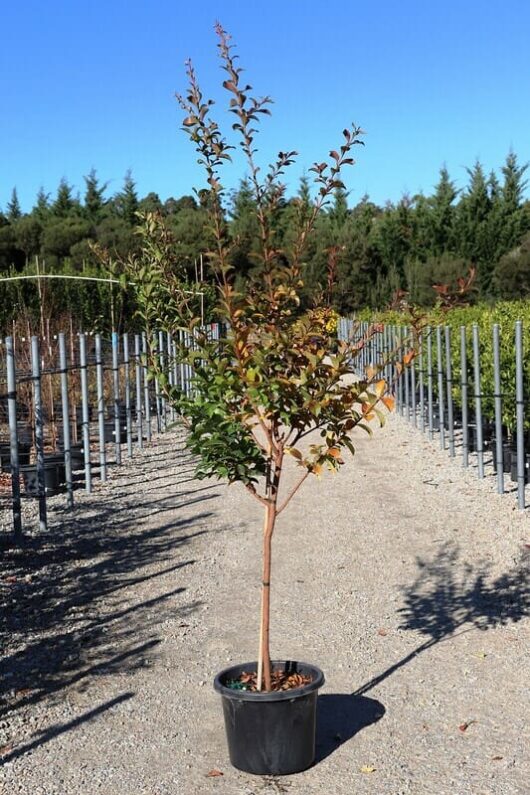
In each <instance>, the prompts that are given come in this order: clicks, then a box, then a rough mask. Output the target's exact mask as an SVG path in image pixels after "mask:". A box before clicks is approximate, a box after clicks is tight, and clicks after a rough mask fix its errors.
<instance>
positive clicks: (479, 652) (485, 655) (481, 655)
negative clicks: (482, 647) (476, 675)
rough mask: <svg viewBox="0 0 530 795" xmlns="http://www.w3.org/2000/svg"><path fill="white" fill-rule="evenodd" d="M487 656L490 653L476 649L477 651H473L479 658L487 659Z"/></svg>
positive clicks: (474, 655)
mask: <svg viewBox="0 0 530 795" xmlns="http://www.w3.org/2000/svg"><path fill="white" fill-rule="evenodd" d="M487 656H488V655H487V654H486V652H485V651H475V652H473V657H478V658H479V660H484V659H486V657H487Z"/></svg>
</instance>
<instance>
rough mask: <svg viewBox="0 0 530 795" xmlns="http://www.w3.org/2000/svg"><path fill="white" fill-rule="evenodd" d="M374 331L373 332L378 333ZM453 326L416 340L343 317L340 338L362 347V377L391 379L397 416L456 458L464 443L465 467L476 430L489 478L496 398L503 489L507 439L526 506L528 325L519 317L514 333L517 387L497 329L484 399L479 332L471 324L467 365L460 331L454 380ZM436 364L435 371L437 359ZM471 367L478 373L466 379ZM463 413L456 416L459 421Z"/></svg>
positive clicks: (495, 457) (398, 329) (402, 330)
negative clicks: (509, 405) (509, 422)
mask: <svg viewBox="0 0 530 795" xmlns="http://www.w3.org/2000/svg"><path fill="white" fill-rule="evenodd" d="M374 329H375V330H374ZM452 333H453V331H452V329H451V327H450V326H447V325H445V326H436V327H426V328H424V329H423V330H422V331H421V333H420V334H419V335H418V336H417V338H415V339H413V335H412V333H411V329H410V328H408V327H407V326H396V325H391V324H380V323H377V324H375V325H374V324H373V323H368V322H365V321H354V320H352V319H350V318H341V321H340V324H339V338H340V339H342V340H349V341H351V342H353V343H354V344H355V345H356V346H357V347H358V359H357V362H358V367H359V371H360V372H361V373H364V372H366V368H368V367H370V366H372V367H374V366H376V367H378V368H379V372H380V373H381V377H382V378H385V379H386V381H387V383H388V384H389V387H390V389H391V390H392V391H393V393H394V395H395V398H396V409H397V411H398V412H399V413H400V414H401V415H402V416H404V417H405V418H406V419H407V420H409V421H410V422H411V423H412V424H413V425H414V426H415V427H419V428H420V430H421V431H423V432H426V433H428V436H429V438H430V439H434V435H435V433H438V435H439V442H440V447H441V448H442V449H448V452H449V455H450V456H451V457H455V456H456V455H457V442H458V441H459V442H460V455H461V459H462V465H463V466H464V467H468V466H469V464H470V452H471V438H470V428H473V430H474V435H475V438H474V440H473V441H474V442H475V444H474V445H473V447H474V448H475V449H474V452H475V454H476V465H477V475H478V477H479V478H483V477H484V476H485V470H484V466H485V449H484V447H485V438H484V427H485V425H484V417H483V403H484V400H485V399H486V398H492V399H493V406H494V436H493V440H492V441H493V442H494V445H493V450H492V463H493V466H494V469H495V471H496V478H497V491H498V492H499V493H500V494H502V493H504V491H505V483H504V474H505V466H506V455H507V452H506V448H507V445H508V443H509V441H512V443H513V442H515V447H514V453H515V462H514V464H515V466H513V467H512V472H513V475H514V479H515V480H516V482H517V502H518V507H519V508H520V509H524V508H525V484H526V482H527V480H528V472H527V467H526V456H525V427H524V423H525V398H524V354H523V324H522V321H520V320H518V321H516V322H515V329H514V354H513V355H514V371H515V382H514V383H507V382H506V379H504V380H505V383H503V372H502V368H501V354H500V326H499V324H497V323H496V324H493V325H492V329H491V344H492V352H493V381H494V383H493V387H494V392H493V395H486V394H484V392H483V390H482V386H481V351H480V337H479V327H478V325H477V324H473V326H472V327H471V343H472V361H471V362H469V363H468V334H469V329H468V328H467V327H466V326H460V329H459V333H460V339H459V343H460V344H459V353H460V377H459V378H458V379H457V380H455V379H454V378H453V350H452ZM409 349H410V350H413V351H414V357H413V358H412V360H411V362H410V364H408V365H403V355H404V353H405V352H406V351H408V350H409ZM434 359H436V367H435V368H434V366H433V362H434ZM468 364H469V367H470V370H471V372H472V378H471V381H469V380H468ZM455 390H457V392H458V398H459V400H458V403H459V409H457V407H456V406H455V400H454V391H455ZM510 400H512V401H515V409H516V411H515V429H514V433H513V437H512V439H511V440H509V439H508V437H507V433H506V430H505V428H504V427H503V404H504V403H505V402H506V401H510ZM457 413H458V417H457Z"/></svg>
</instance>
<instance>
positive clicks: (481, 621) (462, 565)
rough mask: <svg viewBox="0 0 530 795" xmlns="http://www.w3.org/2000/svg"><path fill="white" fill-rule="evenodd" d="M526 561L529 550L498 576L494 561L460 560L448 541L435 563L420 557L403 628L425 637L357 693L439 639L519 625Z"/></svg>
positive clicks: (525, 610) (526, 597)
mask: <svg viewBox="0 0 530 795" xmlns="http://www.w3.org/2000/svg"><path fill="white" fill-rule="evenodd" d="M528 561H529V556H528V555H527V554H525V555H523V556H522V558H521V561H520V562H519V563H518V564H517V565H515V566H514V567H513V568H512V569H511V570H510V571H508V572H506V573H505V574H501V575H499V576H494V575H492V573H491V564H489V563H487V562H484V563H482V564H477V565H472V564H470V563H468V562H466V561H465V560H462V558H461V555H460V551H459V548H458V546H457V545H456V544H454V543H447V544H444V545H443V546H442V547H441V548H440V549H439V551H438V552H437V554H436V555H435V556H434V558H433V559H432V560H431V561H427V560H423V559H420V558H418V559H417V566H418V575H417V577H416V579H415V580H414V582H413V583H412V584H411V585H409V586H406V587H405V588H403V596H404V607H402V608H401V609H400V610H399V613H400V614H401V617H402V622H401V624H400V626H399V629H403V630H414V631H416V632H418V633H419V634H420V635H423V636H424V637H425V638H426V639H425V641H424V642H423V643H421V644H420V645H419V646H417V647H416V648H415V649H414V650H413V651H412V652H410V654H407V655H406V656H405V657H403V658H402V659H401V660H398V661H397V662H396V663H394V665H391V666H390V667H389V668H387V669H386V671H383V672H382V673H381V674H379V675H378V676H375V677H374V678H373V679H370V681H369V682H366V683H365V684H364V685H362V686H361V687H360V688H358V689H357V690H356V691H355V693H354V695H356V696H360V695H362V694H364V693H367V692H368V691H369V690H371V689H372V688H374V687H376V686H377V685H378V684H380V682H383V681H384V680H385V679H387V678H388V677H389V676H391V675H392V674H393V673H394V672H395V671H397V670H399V669H400V668H402V667H403V666H405V665H407V664H408V663H409V662H411V660H413V659H414V658H415V657H417V656H418V654H421V653H422V652H424V651H426V650H427V649H430V648H431V647H432V646H435V645H436V644H437V643H441V642H442V641H444V640H448V639H450V638H454V637H457V636H458V635H459V634H463V633H464V632H469V631H471V630H478V631H482V632H485V631H486V630H488V629H493V628H494V627H500V626H505V625H507V624H511V623H516V622H518V621H520V620H521V619H523V618H524V617H525V616H528V615H529V613H530V592H529V589H528V571H529V567H528Z"/></svg>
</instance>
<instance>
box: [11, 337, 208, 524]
mask: <svg viewBox="0 0 530 795" xmlns="http://www.w3.org/2000/svg"><path fill="white" fill-rule="evenodd" d="M208 331H209V333H211V334H212V336H214V337H218V334H219V330H218V327H217V326H215V325H212V326H210V327H209V328H208ZM133 336H134V340H133V341H132V340H131V337H133ZM69 342H70V344H69V345H67V336H66V335H65V334H64V333H61V334H58V335H57V337H56V350H55V351H54V353H53V355H52V359H53V363H52V365H51V366H49V364H48V366H47V367H43V357H42V352H43V349H42V343H41V342H40V341H39V338H38V337H36V336H34V337H32V338H31V340H30V347H29V354H30V362H31V368H30V371H29V372H28V371H27V370H26V371H24V369H23V368H21V366H20V363H21V359H22V356H21V352H22V349H23V347H24V346H23V342H22V341H21V340H20V339H17V340H16V341H15V340H14V339H13V337H7V338H6V339H5V385H6V390H5V394H4V395H3V398H4V401H3V402H4V406H6V407H7V418H6V419H7V425H8V429H9V440H8V445H9V464H10V467H9V470H10V472H11V505H12V520H13V533H14V536H15V540H19V539H20V538H21V536H22V532H23V527H22V511H21V497H22V496H23V495H22V494H21V488H20V474H21V471H24V470H25V469H27V467H25V466H24V465H21V463H20V449H21V445H20V438H19V437H20V435H21V433H25V432H27V426H26V427H24V422H25V421H27V420H28V419H29V425H30V428H31V436H32V445H33V446H34V450H35V473H36V485H37V488H36V495H35V496H36V498H37V500H38V508H39V529H40V530H43V531H44V530H46V529H47V507H46V502H47V489H46V471H45V468H46V466H48V465H49V457H48V458H47V456H46V455H45V427H46V418H45V411H44V399H43V381H44V379H46V378H54V377H55V378H57V377H58V379H59V381H60V409H58V410H57V415H58V417H59V420H60V422H59V423H58V424H57V427H58V430H59V434H58V435H59V439H60V446H61V454H60V457H61V463H62V465H64V491H65V498H66V504H67V507H68V508H70V509H72V508H73V506H74V486H75V485H76V480H75V476H74V472H73V455H74V454H76V455H79V454H80V453H81V454H82V456H83V462H82V468H83V472H84V478H83V480H84V488H85V490H86V491H87V492H89V493H90V492H92V489H93V477H94V475H95V469H96V467H97V463H98V464H99V477H100V479H101V480H102V481H105V480H107V477H108V464H109V462H108V452H107V442H108V428H109V420H108V419H107V406H106V401H105V373H106V372H108V371H110V372H111V389H110V391H111V395H112V397H111V400H110V401H109V402H110V406H109V408H110V409H111V411H110V427H112V424H113V426H114V429H113V440H114V462H115V463H116V464H121V462H122V444H125V445H126V449H127V456H128V457H129V458H130V457H131V456H132V455H133V447H134V446H135V445H136V447H137V448H138V449H142V447H143V446H144V440H145V441H147V442H149V441H151V437H152V433H153V428H152V425H153V420H156V426H155V427H156V430H157V431H158V432H162V431H164V430H166V428H167V426H168V424H169V423H170V422H172V421H175V419H176V414H175V410H174V409H173V408H172V407H171V406H169V405H168V403H167V401H166V398H165V396H164V394H163V390H162V388H161V384H160V382H159V380H158V379H157V378H153V379H150V378H149V377H148V368H147V364H146V362H147V354H148V347H149V345H151V350H152V351H153V352H154V354H155V356H157V357H158V363H159V367H160V371H161V372H163V373H164V374H165V377H166V378H167V381H168V383H169V385H170V386H172V387H178V388H180V389H182V390H183V391H184V392H185V393H187V394H189V393H190V390H191V389H192V386H191V383H192V370H191V367H190V366H189V365H188V364H186V363H184V362H182V361H179V358H182V357H179V355H178V350H179V348H180V346H182V345H185V346H186V347H192V346H193V339H192V337H191V336H190V335H189V334H186V333H185V332H179V337H178V338H174V337H173V336H172V335H171V334H169V333H166V332H157V333H156V334H155V335H153V336H152V337H151V336H150V338H149V339H148V337H147V335H146V334H145V333H143V334H135V335H129V334H123V335H118V334H117V333H113V334H112V337H111V340H110V351H108V350H107V349H108V347H109V341H107V340H104V339H103V338H102V336H101V335H100V334H95V335H91V334H90V335H89V334H85V333H80V334H79V335H78V345H77V346H76V347H77V350H76V351H75V350H74V347H73V346H72V340H69ZM92 342H93V344H92ZM131 342H133V345H132V346H131ZM15 343H16V344H15ZM54 345H55V340H54ZM131 348H132V349H131ZM48 349H49V350H50V351H51V347H50V341H48ZM68 351H69V352H70V356H69V355H68ZM17 359H18V361H17ZM73 359H75V360H76V361H74V360H73ZM93 371H95V383H94V378H92V384H90V380H91V379H90V375H91V372H93ZM74 374H76V376H77V381H76V389H77V390H78V392H79V401H80V406H79V407H78V406H76V407H75V409H76V414H75V415H73V408H74V407H73V406H72V405H71V403H72V401H71V391H72V379H73V376H74ZM25 383H26V384H27V383H29V385H30V388H31V404H32V411H31V414H32V416H31V417H29V418H28V417H23V416H22V411H21V409H22V406H21V401H20V397H19V393H20V389H21V387H22V385H23V384H25ZM91 387H92V388H91ZM108 392H109V387H108V385H107V393H108ZM52 395H53V389H52ZM93 407H94V408H95V421H92V419H93V411H92V409H93ZM79 409H80V411H79ZM77 412H79V414H78V413H77ZM72 415H73V416H72ZM47 419H48V420H49V418H47ZM72 423H76V431H77V430H79V435H80V440H79V439H78V442H79V441H80V442H81V449H79V446H77V449H75V448H76V446H75V445H74V441H73V434H72V430H73V428H72ZM77 423H78V424H77ZM96 438H97V450H98V452H97V453H96V455H94V451H91V442H92V441H96ZM53 458H57V456H53ZM95 459H97V463H96V460H95Z"/></svg>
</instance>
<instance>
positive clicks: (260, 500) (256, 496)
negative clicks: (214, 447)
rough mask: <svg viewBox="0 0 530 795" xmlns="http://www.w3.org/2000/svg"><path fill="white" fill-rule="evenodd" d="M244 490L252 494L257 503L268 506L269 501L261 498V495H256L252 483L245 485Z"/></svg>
mask: <svg viewBox="0 0 530 795" xmlns="http://www.w3.org/2000/svg"><path fill="white" fill-rule="evenodd" d="M245 488H246V490H247V491H248V492H250V494H252V496H253V497H254V499H255V500H257V501H258V502H261V504H262V505H268V504H269V500H267V499H266V498H265V497H262V496H261V494H258V492H257V491H256V487H255V486H254V484H253V483H245Z"/></svg>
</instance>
